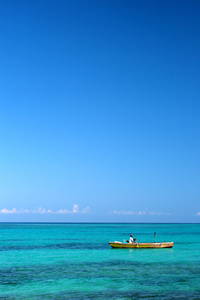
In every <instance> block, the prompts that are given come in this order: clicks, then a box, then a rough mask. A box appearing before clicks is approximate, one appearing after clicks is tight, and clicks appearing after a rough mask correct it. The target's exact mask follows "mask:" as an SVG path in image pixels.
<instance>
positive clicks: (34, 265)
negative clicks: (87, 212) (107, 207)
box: [0, 223, 200, 299]
mask: <svg viewBox="0 0 200 300" xmlns="http://www.w3.org/2000/svg"><path fill="white" fill-rule="evenodd" d="M155 231H156V232H157V241H158V242H161V241H162V242H167V241H169V242H171V241H173V242H174V247H173V248H172V249H112V248H111V247H110V246H109V245H108V241H115V240H117V241H123V239H128V237H129V235H130V234H131V233H132V234H133V236H134V237H136V238H137V240H138V242H153V241H154V232H155ZM138 298H143V299H145V298H148V299H200V224H8V223H7V224H6V223H4V224H3V223H1V224H0V299H138Z"/></svg>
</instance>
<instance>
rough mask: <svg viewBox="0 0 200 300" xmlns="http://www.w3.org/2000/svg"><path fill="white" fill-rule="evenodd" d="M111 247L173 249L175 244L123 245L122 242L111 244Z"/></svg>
mask: <svg viewBox="0 0 200 300" xmlns="http://www.w3.org/2000/svg"><path fill="white" fill-rule="evenodd" d="M109 245H110V246H111V247H112V248H128V249H132V248H136V249H137V248H145V249H147V248H151V249H155V248H172V247H173V242H166V243H133V244H131V243H130V244H129V243H121V242H109Z"/></svg>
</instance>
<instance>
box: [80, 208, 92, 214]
mask: <svg viewBox="0 0 200 300" xmlns="http://www.w3.org/2000/svg"><path fill="white" fill-rule="evenodd" d="M89 211H90V207H89V206H87V207H85V208H84V209H83V210H82V211H81V213H82V214H85V213H88V212H89Z"/></svg>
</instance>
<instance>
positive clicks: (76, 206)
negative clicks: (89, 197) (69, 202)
mask: <svg viewBox="0 0 200 300" xmlns="http://www.w3.org/2000/svg"><path fill="white" fill-rule="evenodd" d="M72 212H73V213H77V212H78V205H77V204H74V205H73V210H72Z"/></svg>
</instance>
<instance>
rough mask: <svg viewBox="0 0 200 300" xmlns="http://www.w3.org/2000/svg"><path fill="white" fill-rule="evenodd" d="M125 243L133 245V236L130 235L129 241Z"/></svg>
mask: <svg viewBox="0 0 200 300" xmlns="http://www.w3.org/2000/svg"><path fill="white" fill-rule="evenodd" d="M127 243H130V244H132V243H133V235H132V234H130V238H129V241H127Z"/></svg>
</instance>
